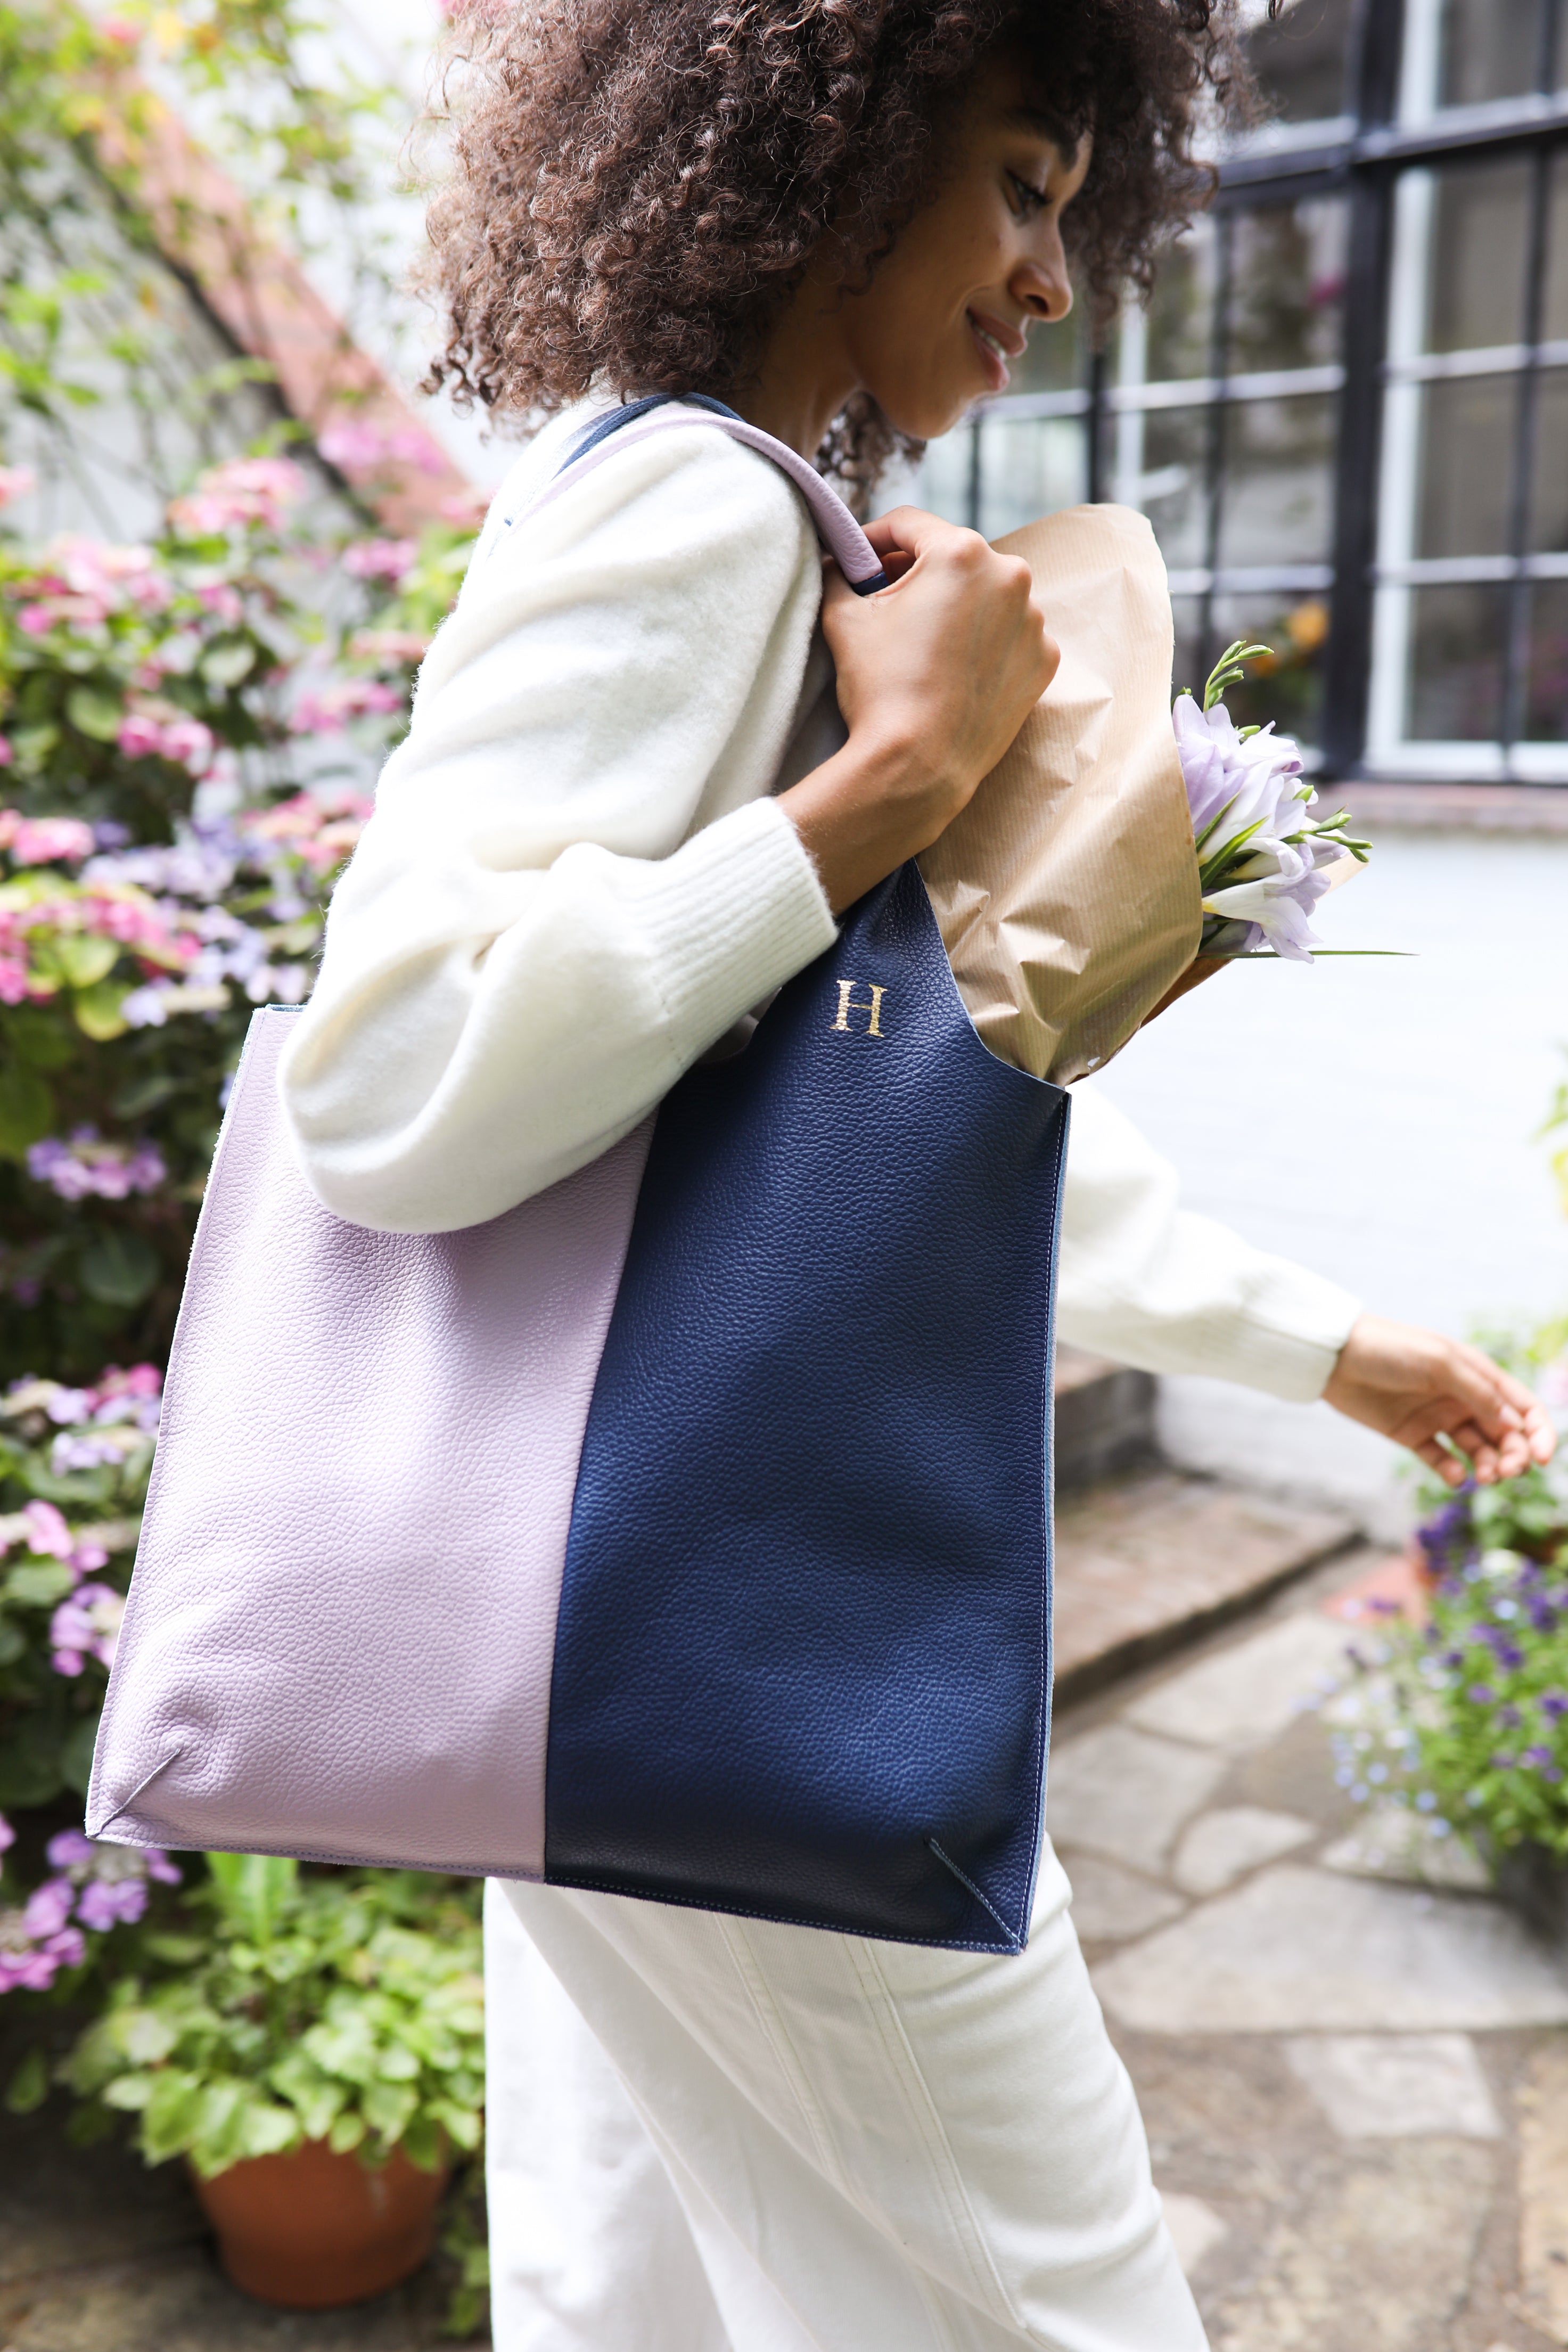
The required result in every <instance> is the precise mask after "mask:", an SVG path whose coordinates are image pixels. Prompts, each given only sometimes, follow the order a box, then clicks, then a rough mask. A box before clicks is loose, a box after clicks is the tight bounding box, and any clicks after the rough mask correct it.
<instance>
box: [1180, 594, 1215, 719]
mask: <svg viewBox="0 0 1568 2352" xmlns="http://www.w3.org/2000/svg"><path fill="white" fill-rule="evenodd" d="M1171 619H1172V620H1173V621H1174V622H1175V624H1176V657H1175V659H1174V661H1173V662H1172V665H1171V692H1172V694H1173V695H1176V694H1195V695H1196V696H1197V698H1198V700H1199V702H1201V701H1202V700H1203V681H1204V679H1205V678H1206V677H1207V675H1208V672H1209V669H1210V667H1212V665H1211V664H1210V663H1207V662H1205V660H1204V658H1203V653H1204V647H1203V604H1202V600H1201V599H1200V598H1199V597H1197V596H1173V597H1172V598H1171Z"/></svg>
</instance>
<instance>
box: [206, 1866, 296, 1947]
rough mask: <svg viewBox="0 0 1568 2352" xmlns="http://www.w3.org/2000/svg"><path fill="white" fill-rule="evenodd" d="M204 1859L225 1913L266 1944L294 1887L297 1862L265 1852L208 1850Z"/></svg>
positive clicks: (245, 1931) (247, 1933) (283, 1912)
mask: <svg viewBox="0 0 1568 2352" xmlns="http://www.w3.org/2000/svg"><path fill="white" fill-rule="evenodd" d="M206 1859H207V1868H208V1870H209V1871H210V1872H211V1874H212V1878H213V1884H214V1886H215V1887H216V1888H217V1891H218V1900H219V1903H220V1905H221V1906H222V1908H223V1911H224V1915H225V1917H226V1918H227V1919H229V1920H230V1921H231V1922H232V1923H233V1925H234V1926H235V1927H238V1928H240V1929H241V1930H242V1931H243V1932H244V1933H245V1934H246V1936H250V1937H254V1938H255V1939H256V1942H257V1943H258V1944H264V1943H266V1942H267V1940H268V1938H269V1937H271V1936H272V1935H273V1934H274V1933H275V1932H276V1930H277V1927H278V1926H279V1925H280V1923H281V1921H282V1919H283V1916H284V1914H285V1912H286V1911H287V1909H288V1907H289V1904H290V1902H291V1900H292V1898H293V1896H294V1895H295V1893H296V1890H297V1889H298V1883H299V1864H298V1863H297V1862H286V1861H284V1860H283V1859H282V1858H281V1857H280V1856H279V1855H277V1854H268V1853H209V1854H208V1856H207V1858H206Z"/></svg>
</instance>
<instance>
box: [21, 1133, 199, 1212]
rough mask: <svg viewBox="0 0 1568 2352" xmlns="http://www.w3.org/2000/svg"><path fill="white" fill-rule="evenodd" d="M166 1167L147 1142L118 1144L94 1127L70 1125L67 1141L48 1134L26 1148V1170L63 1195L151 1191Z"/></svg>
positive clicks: (78, 1197)
mask: <svg viewBox="0 0 1568 2352" xmlns="http://www.w3.org/2000/svg"><path fill="white" fill-rule="evenodd" d="M168 1172H169V1171H168V1170H167V1168H166V1167H165V1166H164V1164H163V1160H162V1156H161V1155H160V1153H159V1152H158V1151H157V1150H155V1148H154V1147H153V1146H152V1144H150V1143H141V1144H138V1145H137V1146H136V1148H135V1149H134V1150H130V1151H128V1150H126V1148H125V1146H124V1145H123V1144H120V1143H102V1142H100V1141H99V1134H98V1129H96V1128H95V1127H78V1128H77V1129H74V1130H73V1131H72V1134H71V1136H70V1139H69V1140H68V1141H66V1140H64V1139H62V1138H60V1137H59V1136H57V1135H50V1136H46V1137H45V1139H44V1140H43V1141H42V1142H41V1143H34V1144H29V1146H28V1148H27V1173H28V1175H29V1176H31V1177H32V1179H33V1181H34V1182H35V1183H37V1184H47V1185H48V1187H49V1189H50V1191H51V1192H56V1193H57V1194H58V1196H59V1198H60V1199H61V1200H62V1201H86V1200H89V1199H90V1198H97V1199H99V1200H100V1201H125V1200H129V1199H130V1198H131V1194H132V1193H135V1192H156V1191H157V1190H158V1187H159V1186H160V1184H162V1182H163V1181H164V1179H165V1177H166V1176H167V1174H168Z"/></svg>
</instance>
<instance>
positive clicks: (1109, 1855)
mask: <svg viewBox="0 0 1568 2352" xmlns="http://www.w3.org/2000/svg"><path fill="white" fill-rule="evenodd" d="M1196 1507H1197V1506H1196V1505H1195V1508H1196ZM1204 1524H1205V1525H1206V1526H1207V1520H1205V1522H1204ZM1210 1532H1211V1533H1212V1529H1211V1530H1210ZM1374 1568H1375V1561H1374V1559H1373V1557H1372V1556H1371V1555H1369V1554H1366V1553H1357V1552H1345V1551H1342V1552H1341V1553H1340V1554H1339V1556H1338V1557H1336V1558H1334V1559H1330V1560H1329V1561H1328V1562H1327V1563H1326V1564H1324V1565H1322V1566H1320V1567H1318V1568H1316V1569H1314V1570H1311V1571H1310V1572H1309V1573H1308V1575H1307V1576H1306V1577H1305V1578H1304V1579H1301V1580H1297V1581H1296V1582H1294V1583H1293V1584H1291V1586H1290V1587H1289V1588H1288V1589H1287V1590H1285V1591H1282V1592H1277V1593H1276V1594H1275V1595H1274V1597H1273V1598H1272V1599H1271V1600H1270V1601H1266V1602H1264V1603H1263V1604H1262V1605H1261V1606H1260V1607H1259V1608H1258V1609H1256V1610H1254V1611H1253V1612H1251V1613H1250V1614H1249V1615H1248V1616H1246V1617H1245V1618H1243V1619H1241V1620H1240V1621H1239V1622H1232V1623H1229V1624H1228V1625H1226V1626H1225V1627H1224V1628H1223V1629H1222V1630H1220V1631H1218V1632H1217V1633H1212V1634H1210V1635H1209V1637H1208V1638H1207V1641H1206V1642H1205V1643H1201V1644H1199V1645H1198V1646H1197V1647H1189V1648H1187V1649H1186V1650H1184V1651H1183V1652H1182V1653H1181V1654H1179V1655H1178V1656H1177V1657H1176V1658H1174V1659H1166V1661H1165V1662H1163V1663H1161V1664H1155V1665H1151V1666H1149V1667H1146V1668H1145V1669H1144V1670H1143V1671H1142V1672H1141V1673H1139V1674H1137V1675H1124V1677H1123V1678H1122V1679H1121V1680H1120V1681H1118V1682H1116V1683H1114V1684H1113V1685H1112V1686H1111V1687H1109V1688H1107V1689H1105V1690H1103V1691H1102V1692H1100V1693H1099V1695H1097V1696H1092V1697H1089V1698H1085V1699H1082V1700H1080V1701H1079V1702H1077V1703H1076V1704H1075V1705H1073V1706H1070V1707H1068V1708H1066V1709H1064V1710H1063V1711H1062V1712H1061V1714H1060V1716H1059V1718H1058V1723H1057V1727H1056V1742H1055V1749H1054V1757H1053V1762H1052V1768H1051V1805H1050V1814H1051V1827H1052V1831H1053V1833H1054V1835H1055V1837H1056V1840H1057V1842H1058V1844H1059V1846H1060V1848H1061V1853H1062V1855H1063V1857H1064V1859H1065V1861H1066V1864H1067V1866H1068V1870H1069V1873H1070V1874H1071V1878H1072V1881H1073V1885H1074V1888H1075V1891H1076V1898H1077V1900H1076V1910H1077V1917H1078V1924H1079V1931H1080V1934H1081V1935H1082V1939H1083V1942H1084V1946H1085V1948H1086V1950H1087V1952H1088V1953H1089V1956H1090V1959H1091V1963H1092V1968H1093V1971H1094V1975H1095V1979H1096V1982H1097V1984H1098V1987H1099V1990H1100V1994H1101V1998H1102V2000H1103V2002H1104V2005H1105V2009H1106V2013H1107V2016H1108V2018H1109V2020H1110V2023H1111V2029H1112V2032H1113V2036H1114V2038H1115V2040H1116V2042H1117V2043H1118V2045H1119V2047H1120V2048H1121V2050H1122V2051H1123V2053H1124V2056H1125V2058H1126V2060H1127V2063H1128V2065H1129V2066H1130V2068H1131V2070H1132V2073H1133V2075H1134V2080H1135V2082H1136V2084H1137V2085H1138V2089H1139V2093H1140V2095H1141V2096H1142V2099H1143V2103H1144V2109H1145V2116H1146V2117H1147V2120H1148V2126H1149V2135H1150V2139H1151V2143H1152V2145H1153V2149H1154V2158H1155V2177H1156V2179H1157V2180H1158V2181H1159V2184H1160V2187H1161V2189H1162V2190H1163V2191H1164V2192H1165V2195H1166V2203H1167V2210H1168V2211H1169V2213H1170V2216H1171V2220H1172V2222H1173V2226H1174V2228H1175V2231H1176V2239H1177V2243H1178V2245H1179V2247H1180V2249H1181V2252H1182V2256H1183V2259H1184V2261H1185V2262H1186V2265H1187V2268H1188V2272H1189V2274H1190V2275H1191V2277H1192V2279H1193V2282H1194V2285H1195V2289H1196V2291H1197V2296H1198V2299H1199V2302H1200V2303H1201V2305H1202V2306H1203V2309H1204V2313H1205V2316H1206V2318H1207V2324H1208V2326H1209V2330H1210V2333H1211V2336H1212V2339H1213V2343H1214V2347H1215V2352H1297V2347H1301V2352H1539V2347H1542V2346H1548V2345H1558V2346H1568V1960H1565V1959H1561V1958H1553V1957H1552V1955H1550V1954H1548V1953H1546V1952H1545V1951H1543V1950H1542V1948H1540V1947H1538V1946H1537V1945H1535V1944H1534V1943H1533V1942H1532V1941H1531V1939H1530V1937H1528V1936H1527V1935H1526V1934H1525V1933H1524V1931H1523V1930H1522V1929H1521V1928H1520V1927H1517V1926H1516V1925H1515V1923H1514V1922H1513V1920H1512V1919H1511V1916H1508V1915H1507V1914H1505V1913H1504V1912H1503V1911H1502V1910H1500V1908H1499V1906H1497V1905H1496V1904H1495V1903H1493V1902H1492V1901H1491V1899H1490V1896H1488V1895H1486V1893H1485V1892H1484V1891H1483V1890H1481V1889H1479V1888H1478V1887H1476V1886H1475V1885H1472V1884H1469V1883H1467V1881H1468V1880H1469V1879H1470V1878H1473V1875H1474V1874H1473V1872H1472V1873H1469V1874H1467V1872H1466V1871H1465V1870H1464V1868H1463V1867H1462V1862H1461V1863H1458V1864H1457V1862H1456V1850H1455V1849H1453V1848H1452V1847H1449V1848H1447V1849H1444V1850H1443V1851H1441V1852H1439V1851H1438V1850H1437V1848H1435V1847H1434V1848H1432V1849H1431V1850H1430V1853H1429V1855H1428V1856H1427V1859H1426V1861H1425V1863H1424V1864H1423V1865H1422V1866H1423V1867H1425V1868H1427V1870H1429V1871H1430V1872H1431V1873H1432V1874H1433V1876H1434V1877H1436V1878H1437V1880H1438V1881H1439V1882H1440V1883H1437V1884H1428V1883H1424V1882H1423V1881H1422V1880H1421V1879H1419V1878H1416V1879H1412V1878H1411V1876H1410V1875H1409V1874H1410V1872H1411V1870H1412V1868H1413V1867H1414V1866H1415V1865H1413V1864H1412V1863H1411V1862H1410V1860H1409V1859H1408V1857H1407V1856H1405V1857H1397V1858H1393V1859H1391V1858H1390V1849H1391V1847H1392V1843H1393V1842H1392V1841H1390V1840H1389V1839H1388V1838H1386V1837H1385V1835H1384V1834H1383V1832H1381V1831H1380V1830H1379V1827H1378V1824H1377V1822H1376V1821H1375V1819H1374V1820H1372V1821H1370V1822H1369V1821H1368V1819H1367V1817H1366V1816H1365V1815H1364V1813H1363V1812H1361V1811H1358V1809H1357V1808H1355V1807H1354V1806H1353V1805H1352V1804H1351V1802H1350V1801H1349V1799H1348V1798H1347V1797H1346V1795H1345V1794H1344V1793H1343V1791H1342V1790H1341V1789H1340V1788H1338V1787H1337V1786H1336V1784H1335V1781H1334V1778H1333V1760H1332V1758H1331V1756H1330V1753H1329V1748H1328V1742H1327V1737H1326V1732H1325V1727H1324V1725H1323V1722H1322V1718H1321V1717H1320V1716H1319V1715H1318V1714H1316V1713H1314V1712H1313V1711H1312V1706H1311V1701H1312V1698H1313V1696H1314V1695H1321V1691H1322V1685H1323V1683H1324V1682H1325V1680H1330V1679H1332V1678H1333V1676H1334V1675H1335V1674H1336V1672H1337V1671H1338V1670H1339V1668H1340V1665H1341V1663H1342V1659H1343V1650H1344V1645H1345V1643H1346V1642H1347V1640H1348V1639H1350V1638H1352V1635H1353V1631H1354V1628H1353V1626H1352V1625H1351V1624H1350V1623H1349V1622H1346V1621H1345V1620H1344V1618H1343V1616H1341V1617H1335V1616H1333V1615H1330V1614H1329V1613H1327V1607H1326V1605H1325V1604H1333V1605H1335V1606H1338V1607H1341V1608H1343V1595H1344V1594H1345V1592H1346V1591H1347V1589H1348V1590H1351V1591H1354V1588H1355V1586H1356V1585H1357V1584H1358V1583H1359V1582H1361V1581H1362V1580H1364V1578H1365V1577H1366V1575H1367V1574H1368V1572H1369V1570H1372V1569H1374ZM1336 1596H1339V1599H1338V1600H1337V1601H1336V1598H1335V1597H1336ZM1304 1703H1305V1704H1304ZM1456 1881H1458V1883H1457V1884H1456V1883H1455V1882H1456ZM10 2063H14V2053H13V2052H10V2051H6V2050H4V2049H0V2068H4V2069H6V2070H8V2067H9V2064H10ZM62 2120H63V2117H62V2114H61V2111H60V2110H59V2109H57V2108H56V2107H55V2106H53V2105H51V2106H50V2107H49V2108H47V2109H46V2110H44V2111H43V2113H41V2114H39V2115H37V2116H31V2117H28V2118H26V2119H25V2120H18V2119H16V2118H3V2119H0V2352H264V2347H266V2352H282V2347H288V2352H433V2347H435V2346H436V2345H437V2344H438V2343H439V2342H440V2341H442V2338H441V2337H440V2335H439V2326H440V2317H441V2312H442V2308H443V2304H444V2285H443V2283H442V2282H441V2281H440V2280H439V2279H437V2278H436V2277H434V2276H432V2275H427V2276H426V2277H425V2278H424V2279H423V2280H421V2281H418V2282H416V2283H415V2284H413V2286H412V2287H410V2288H408V2289H405V2290H403V2291H402V2292H400V2293H399V2294H393V2295H391V2296H388V2297H385V2298H384V2299H383V2300H382V2302H380V2303H378V2304H374V2305H368V2306H366V2307H364V2308H362V2309H361V2310H358V2311H354V2312H350V2313H342V2314H338V2315H321V2316H319V2317H316V2316H295V2315H285V2314H281V2313H276V2312H270V2311H267V2310H265V2309H263V2308H262V2307H261V2306H259V2305H256V2304H252V2303H248V2302H246V2300H245V2299H244V2298H243V2297H241V2296H240V2295H238V2294H235V2293H234V2292H233V2291H232V2290H231V2289H230V2288H229V2287H228V2286H227V2285H226V2284H225V2282H224V2281H223V2280H222V2278H221V2277H220V2276H219V2275H218V2273H217V2272H216V2270H215V2268H214V2264H213V2263H212V2259H211V2256H210V2253H209V2251H208V2247H207V2242H206V2240H205V2237H204V2233H203V2231H202V2227H201V2221H200V2217H199V2215H198V2214H197V2212H196V2210H195V2207H194V2205H193V2200H191V2197H190V2194H189V2191H188V2190H187V2189H186V2188H185V2185H184V2183H183V2179H181V2177H180V2175H179V2172H178V2169H177V2168H174V2167H165V2168H163V2169H162V2170H161V2171H159V2172H156V2173H152V2174H148V2173H144V2172H143V2171H142V2170H141V2168H140V2167H139V2166H138V2165H137V2164H136V2163H135V2162H134V2161H133V2160H132V2159H131V2158H128V2157H126V2156H125V2155H123V2154H122V2153H120V2151H118V2150H117V2149H115V2148H113V2147H99V2148H96V2149H94V2150H91V2151H89V2152H88V2153H86V2154H80V2153H77V2152H74V2151H72V2150H70V2149H68V2147H66V2146H65V2145H64V2144H63V2141H62V2137H61V2129H60V2126H61V2123H62ZM1150 2352H1155V2347H1151V2348H1150Z"/></svg>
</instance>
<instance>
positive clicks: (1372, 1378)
mask: <svg viewBox="0 0 1568 2352" xmlns="http://www.w3.org/2000/svg"><path fill="white" fill-rule="evenodd" d="M1323 1395H1324V1397H1325V1398H1326V1399H1327V1401H1328V1402H1329V1403H1330V1404H1332V1405H1333V1407H1334V1408H1335V1410H1336V1411H1337V1412H1343V1413H1347V1414H1348V1415H1349V1416H1350V1418H1351V1420H1352V1421H1364V1422H1365V1423H1366V1425H1367V1427H1368V1428H1369V1429H1375V1430H1379V1431H1381V1433H1382V1434H1383V1435H1384V1436H1385V1437H1391V1438H1393V1440H1394V1442H1395V1444H1396V1445H1407V1446H1408V1447H1409V1448H1410V1450H1411V1452H1412V1453H1413V1454H1419V1455H1420V1457H1421V1459H1422V1461H1423V1462H1425V1463H1426V1464H1427V1467H1428V1469H1432V1470H1436V1471H1437V1474H1438V1475H1439V1476H1440V1477H1443V1478H1446V1479H1447V1481H1448V1485H1449V1486H1462V1485H1463V1483H1464V1481H1465V1478H1466V1477H1467V1475H1469V1473H1468V1472H1467V1470H1466V1467H1465V1465H1464V1464H1463V1463H1462V1462H1459V1461H1458V1460H1457V1459H1456V1458H1455V1456H1454V1455H1453V1454H1450V1453H1449V1452H1448V1448H1447V1447H1446V1446H1443V1445H1441V1444H1439V1443H1438V1439H1439V1437H1446V1438H1448V1440H1449V1443H1450V1444H1453V1445H1457V1446H1458V1449H1459V1451H1460V1453H1462V1454H1469V1459H1470V1464H1471V1466H1472V1468H1473V1470H1474V1474H1475V1475H1476V1477H1477V1478H1478V1479H1479V1481H1480V1483H1481V1485H1482V1486H1494V1485H1495V1484H1496V1483H1497V1481H1498V1480H1499V1479H1500V1478H1514V1477H1517V1476H1518V1475H1519V1473H1520V1472H1521V1470H1525V1469H1528V1468H1529V1466H1530V1465H1531V1463H1532V1462H1550V1461H1551V1459H1552V1452H1553V1449H1554V1447H1555V1445H1556V1442H1557V1441H1556V1437H1555V1435H1554V1433H1553V1431H1552V1423H1551V1422H1550V1421H1549V1420H1548V1419H1547V1416H1546V1413H1545V1411H1544V1409H1543V1408H1542V1404H1541V1402H1540V1400H1539V1399H1538V1398H1537V1397H1535V1396H1533V1395H1532V1394H1531V1391H1530V1390H1529V1389H1527V1388H1526V1387H1525V1386H1524V1383H1523V1382H1522V1381H1516V1380H1515V1379H1514V1377H1513V1375H1512V1373H1511V1372H1505V1371H1504V1370H1503V1369H1502V1367H1501V1365H1500V1364H1494V1363H1493V1362H1492V1360H1491V1358H1490V1356H1483V1355H1482V1353H1481V1351H1480V1349H1479V1348H1468V1347H1466V1346H1465V1344H1464V1342H1463V1341H1462V1340H1460V1339H1444V1337H1443V1336H1442V1334H1441V1333H1440V1332H1438V1331H1423V1330H1422V1329H1421V1328H1420V1327H1419V1326H1418V1325H1417V1324H1414V1323H1391V1322H1389V1321H1388V1320H1387V1319H1386V1318H1385V1317H1384V1316H1381V1315H1363V1316H1361V1317H1360V1318H1358V1320H1357V1321H1356V1323H1355V1324H1354V1326H1353V1328H1352V1330H1351V1335H1350V1337H1349V1339H1347V1340H1346V1341H1345V1343H1344V1346H1343V1348H1342V1349H1340V1354H1339V1360H1338V1362H1337V1363H1336V1364H1335V1366H1334V1368H1333V1372H1332V1374H1331V1375H1330V1378H1329V1384H1328V1386H1327V1388H1326V1389H1324V1391H1323Z"/></svg>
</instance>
